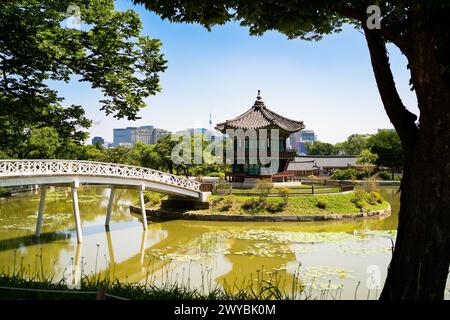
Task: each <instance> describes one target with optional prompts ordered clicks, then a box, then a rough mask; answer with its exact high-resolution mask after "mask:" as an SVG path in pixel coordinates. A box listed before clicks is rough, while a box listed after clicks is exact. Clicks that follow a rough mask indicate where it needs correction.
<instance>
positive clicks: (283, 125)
mask: <svg viewBox="0 0 450 320" xmlns="http://www.w3.org/2000/svg"><path fill="white" fill-rule="evenodd" d="M274 127H275V128H279V129H282V130H285V131H287V132H290V133H293V132H297V131H300V130H302V129H304V128H305V125H304V124H303V121H296V120H291V119H288V118H286V117H283V116H281V115H279V114H278V113H275V112H273V111H271V110H269V109H267V107H266V106H265V105H264V102H263V101H262V100H261V96H260V91H259V90H258V96H257V97H256V101H255V104H254V105H253V107H251V108H250V109H249V110H247V111H246V112H244V113H243V114H241V115H240V116H238V117H236V118H234V119H231V120H227V121H225V122H222V123H218V124H217V125H216V130H219V131H220V132H222V133H225V131H226V129H229V128H230V129H245V130H247V129H266V128H274Z"/></svg>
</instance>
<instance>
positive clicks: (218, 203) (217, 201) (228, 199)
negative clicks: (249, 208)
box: [210, 196, 236, 212]
mask: <svg viewBox="0 0 450 320" xmlns="http://www.w3.org/2000/svg"><path fill="white" fill-rule="evenodd" d="M210 204H211V207H212V208H213V209H216V210H218V211H220V212H225V211H230V210H231V209H233V207H234V206H235V204H236V199H235V197H234V196H225V197H217V198H213V199H212V200H211V201H210Z"/></svg>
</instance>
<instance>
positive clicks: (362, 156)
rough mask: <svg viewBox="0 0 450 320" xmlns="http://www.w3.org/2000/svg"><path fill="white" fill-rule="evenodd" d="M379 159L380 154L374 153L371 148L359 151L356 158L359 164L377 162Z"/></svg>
mask: <svg viewBox="0 0 450 320" xmlns="http://www.w3.org/2000/svg"><path fill="white" fill-rule="evenodd" d="M377 159H378V155H376V154H374V153H372V152H371V151H370V150H369V149H364V150H362V151H361V152H360V153H359V156H358V158H357V159H356V163H357V164H362V165H368V164H369V165H370V164H375V163H376V161H377Z"/></svg>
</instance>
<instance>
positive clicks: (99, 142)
mask: <svg viewBox="0 0 450 320" xmlns="http://www.w3.org/2000/svg"><path fill="white" fill-rule="evenodd" d="M92 144H95V145H100V146H104V145H105V139H103V138H102V137H93V138H92Z"/></svg>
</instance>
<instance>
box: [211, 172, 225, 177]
mask: <svg viewBox="0 0 450 320" xmlns="http://www.w3.org/2000/svg"><path fill="white" fill-rule="evenodd" d="M208 177H212V178H225V173H223V172H211V173H210V174H208Z"/></svg>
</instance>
